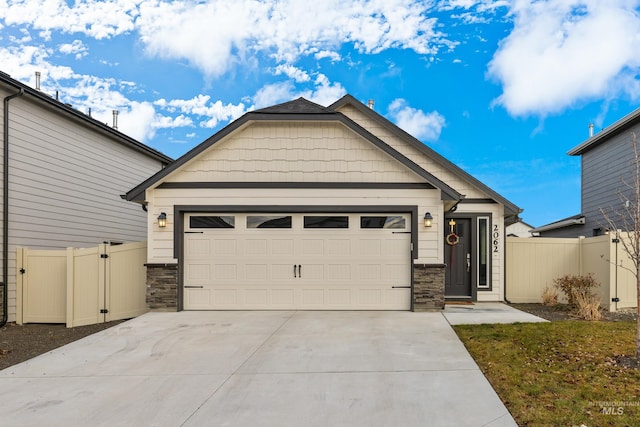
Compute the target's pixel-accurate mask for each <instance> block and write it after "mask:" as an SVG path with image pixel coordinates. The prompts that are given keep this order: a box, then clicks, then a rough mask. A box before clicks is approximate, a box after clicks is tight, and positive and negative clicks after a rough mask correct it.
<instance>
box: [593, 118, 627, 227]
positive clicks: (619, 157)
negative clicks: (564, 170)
mask: <svg viewBox="0 0 640 427" xmlns="http://www.w3.org/2000/svg"><path fill="white" fill-rule="evenodd" d="M632 132H635V133H636V134H638V135H640V124H639V125H636V126H634V127H633V128H632V129H631V130H629V131H625V132H622V133H620V134H618V135H616V136H614V137H612V138H610V139H609V140H607V141H606V142H605V143H603V144H600V145H598V146H596V147H594V148H592V149H590V150H588V151H586V152H585V153H584V154H582V214H583V215H585V217H586V223H585V225H584V226H583V230H584V231H583V233H586V234H582V235H586V236H592V235H593V230H594V229H596V228H599V227H602V228H603V229H604V228H606V227H608V225H607V222H606V221H605V219H604V218H603V216H602V214H601V213H600V209H601V208H604V209H607V208H611V207H613V208H616V209H619V208H620V207H622V204H621V200H620V195H619V192H620V191H626V187H625V185H624V184H623V182H622V179H623V178H625V179H626V180H627V181H629V180H630V179H632V173H631V169H630V168H631V166H632V162H633V154H632V148H631V145H630V142H631V138H632V134H631V133H632Z"/></svg>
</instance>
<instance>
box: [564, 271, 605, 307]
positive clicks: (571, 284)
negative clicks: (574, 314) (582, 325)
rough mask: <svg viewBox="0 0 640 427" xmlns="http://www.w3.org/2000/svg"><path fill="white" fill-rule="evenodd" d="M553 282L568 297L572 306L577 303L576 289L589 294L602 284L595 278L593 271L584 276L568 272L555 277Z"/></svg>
mask: <svg viewBox="0 0 640 427" xmlns="http://www.w3.org/2000/svg"><path fill="white" fill-rule="evenodd" d="M553 283H554V285H555V286H556V288H558V289H559V290H560V291H562V293H563V294H564V295H565V296H566V297H567V302H568V303H569V305H570V306H575V305H576V300H575V296H574V295H575V294H574V291H576V292H579V293H582V294H583V295H587V294H589V293H592V290H593V289H594V288H597V287H598V286H599V285H600V284H599V283H598V282H597V281H596V279H594V277H593V273H589V274H586V275H582V276H581V275H572V274H567V275H564V276H562V277H559V278H557V279H555V280H554V281H553Z"/></svg>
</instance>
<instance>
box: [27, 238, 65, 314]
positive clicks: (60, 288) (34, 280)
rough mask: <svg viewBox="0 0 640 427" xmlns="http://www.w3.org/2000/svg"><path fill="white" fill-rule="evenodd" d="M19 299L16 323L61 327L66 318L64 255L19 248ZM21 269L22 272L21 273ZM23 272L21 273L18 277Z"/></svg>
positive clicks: (55, 252)
mask: <svg viewBox="0 0 640 427" xmlns="http://www.w3.org/2000/svg"><path fill="white" fill-rule="evenodd" d="M17 260H18V261H20V260H22V263H19V264H17V265H18V270H19V271H18V285H19V286H18V287H19V292H18V295H17V296H18V297H19V298H22V301H23V304H19V306H20V310H16V311H17V313H16V314H17V316H16V317H17V319H16V322H17V323H18V324H22V323H64V322H65V318H66V298H65V292H66V283H67V276H66V264H67V257H66V254H65V252H64V251H48V250H29V249H26V248H19V249H18V253H17ZM21 269H22V270H21ZM21 271H24V273H21Z"/></svg>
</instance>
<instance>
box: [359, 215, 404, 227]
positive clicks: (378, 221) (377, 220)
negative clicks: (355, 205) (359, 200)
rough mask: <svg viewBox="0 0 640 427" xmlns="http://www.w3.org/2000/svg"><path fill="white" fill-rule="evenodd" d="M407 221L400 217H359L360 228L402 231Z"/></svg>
mask: <svg viewBox="0 0 640 427" xmlns="http://www.w3.org/2000/svg"><path fill="white" fill-rule="evenodd" d="M406 226H407V220H406V219H405V218H404V217H402V216H391V215H389V216H361V217H360V228H398V229H404V228H405V227H406Z"/></svg>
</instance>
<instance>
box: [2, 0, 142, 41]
mask: <svg viewBox="0 0 640 427" xmlns="http://www.w3.org/2000/svg"><path fill="white" fill-rule="evenodd" d="M137 15H138V9H137V4H136V2H135V1H131V0H110V1H95V0H87V1H76V2H73V5H72V6H69V5H68V4H67V2H66V1H65V0H22V1H10V2H0V16H2V17H3V18H4V24H5V25H29V26H31V27H33V28H34V29H36V30H39V31H40V36H41V37H43V38H44V39H48V38H49V37H50V35H51V31H52V30H56V31H60V32H63V33H69V34H72V33H82V34H86V35H87V36H90V37H93V38H96V39H104V38H110V37H113V36H116V35H118V34H122V33H125V32H129V31H132V30H133V28H134V20H135V18H136V16H137Z"/></svg>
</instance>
